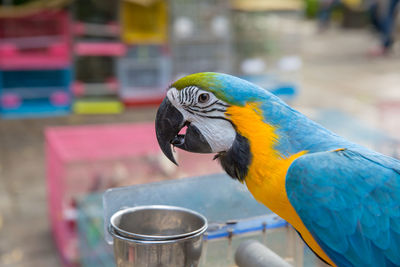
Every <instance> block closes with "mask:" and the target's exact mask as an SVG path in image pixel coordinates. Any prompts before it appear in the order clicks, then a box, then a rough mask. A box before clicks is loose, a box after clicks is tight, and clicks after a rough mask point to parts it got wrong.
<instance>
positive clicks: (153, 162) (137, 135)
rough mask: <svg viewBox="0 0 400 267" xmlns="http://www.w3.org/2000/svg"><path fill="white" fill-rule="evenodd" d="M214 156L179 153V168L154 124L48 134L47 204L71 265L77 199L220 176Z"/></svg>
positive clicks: (49, 131)
mask: <svg viewBox="0 0 400 267" xmlns="http://www.w3.org/2000/svg"><path fill="white" fill-rule="evenodd" d="M212 158H213V156H212V155H199V154H193V153H187V152H183V151H179V152H178V157H177V159H178V162H179V165H180V167H179V168H176V167H175V166H174V165H172V164H171V163H169V161H168V160H167V159H166V158H165V157H164V156H163V155H162V152H161V151H160V149H159V147H158V144H157V141H156V135H155V130H154V124H153V123H142V124H117V125H100V126H78V127H58V128H48V129H47V130H46V167H47V185H48V205H49V214H50V220H51V225H52V231H53V235H54V238H55V241H56V243H57V246H58V249H59V251H60V253H61V255H62V258H63V259H64V262H66V265H69V266H71V265H73V264H76V263H77V260H78V256H79V254H78V247H77V229H76V222H75V208H76V207H75V206H76V203H77V200H78V199H79V198H80V197H82V196H85V195H86V194H89V193H92V192H102V191H104V190H106V189H107V188H110V187H117V186H125V185H131V184H141V183H148V182H155V181H161V180H166V179H173V178H180V177H188V176H196V175H203V174H210V173H216V172H221V171H222V170H221V168H220V166H219V165H218V164H217V163H216V162H215V161H213V160H212Z"/></svg>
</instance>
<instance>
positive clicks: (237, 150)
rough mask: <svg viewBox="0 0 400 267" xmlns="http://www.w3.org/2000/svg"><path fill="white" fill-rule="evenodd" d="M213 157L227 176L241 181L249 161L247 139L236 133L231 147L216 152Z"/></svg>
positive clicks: (243, 178) (244, 176) (245, 174)
mask: <svg viewBox="0 0 400 267" xmlns="http://www.w3.org/2000/svg"><path fill="white" fill-rule="evenodd" d="M214 159H218V160H219V162H220V163H221V166H222V168H223V169H224V170H225V171H226V173H227V174H228V175H229V176H231V177H232V178H233V179H236V180H239V181H241V182H243V181H244V180H245V178H246V176H247V173H248V170H249V165H250V162H251V154H250V145H249V141H248V140H247V138H245V137H243V136H242V135H240V134H239V133H237V134H236V138H235V141H234V142H233V144H232V147H231V148H230V149H229V150H228V151H227V152H220V153H218V154H217V155H216V156H215V157H214Z"/></svg>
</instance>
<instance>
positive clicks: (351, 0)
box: [342, 0, 362, 9]
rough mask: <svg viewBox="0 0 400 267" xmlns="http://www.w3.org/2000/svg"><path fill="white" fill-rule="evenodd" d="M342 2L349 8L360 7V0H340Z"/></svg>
mask: <svg viewBox="0 0 400 267" xmlns="http://www.w3.org/2000/svg"><path fill="white" fill-rule="evenodd" d="M342 1H343V3H344V4H345V5H346V6H348V7H349V8H351V9H359V8H361V4H362V1H361V0H342Z"/></svg>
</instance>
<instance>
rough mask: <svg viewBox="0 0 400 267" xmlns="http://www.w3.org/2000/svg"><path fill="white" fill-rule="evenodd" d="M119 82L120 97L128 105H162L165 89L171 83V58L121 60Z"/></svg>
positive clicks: (119, 63)
mask: <svg viewBox="0 0 400 267" xmlns="http://www.w3.org/2000/svg"><path fill="white" fill-rule="evenodd" d="M118 80H119V81H120V92H119V94H120V97H121V99H122V100H123V102H124V103H126V104H127V105H135V104H141V103H153V102H155V103H161V100H162V98H163V97H164V96H165V92H166V91H165V88H166V87H167V86H168V84H169V82H170V81H171V61H170V58H169V57H165V56H161V57H158V58H157V57H154V58H149V59H143V60H140V59H137V58H130V57H126V58H121V59H119V61H118Z"/></svg>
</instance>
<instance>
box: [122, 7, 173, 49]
mask: <svg viewBox="0 0 400 267" xmlns="http://www.w3.org/2000/svg"><path fill="white" fill-rule="evenodd" d="M138 1H139V0H135V1H133V0H130V1H123V2H122V4H121V27H122V39H123V41H124V42H126V43H129V44H164V43H166V42H167V28H168V16H167V3H166V2H165V1H163V0H158V1H150V2H149V1H143V0H140V1H139V2H140V3H142V2H143V3H142V4H138Z"/></svg>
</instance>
